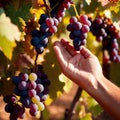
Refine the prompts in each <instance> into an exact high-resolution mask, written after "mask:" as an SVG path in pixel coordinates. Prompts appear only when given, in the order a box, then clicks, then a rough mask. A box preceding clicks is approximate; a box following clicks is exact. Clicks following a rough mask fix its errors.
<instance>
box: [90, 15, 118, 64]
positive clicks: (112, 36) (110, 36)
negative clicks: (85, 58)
mask: <svg viewBox="0 0 120 120" xmlns="http://www.w3.org/2000/svg"><path fill="white" fill-rule="evenodd" d="M91 23H92V24H91V27H90V31H91V32H92V33H93V35H95V36H96V40H97V41H99V42H102V46H103V50H106V51H107V52H108V54H109V57H106V56H103V57H104V58H103V60H104V62H109V60H111V61H113V62H120V55H119V45H118V42H117V39H119V38H120V35H119V31H118V30H117V29H116V27H115V26H114V24H113V23H112V21H111V20H110V19H108V18H106V17H101V16H99V17H96V18H95V19H94V20H91Z"/></svg>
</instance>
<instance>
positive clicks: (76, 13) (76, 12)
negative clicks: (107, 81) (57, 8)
mask: <svg viewBox="0 0 120 120" xmlns="http://www.w3.org/2000/svg"><path fill="white" fill-rule="evenodd" d="M71 6H72V7H73V9H74V11H75V15H76V17H77V18H78V17H79V14H78V11H77V9H76V6H75V4H71Z"/></svg>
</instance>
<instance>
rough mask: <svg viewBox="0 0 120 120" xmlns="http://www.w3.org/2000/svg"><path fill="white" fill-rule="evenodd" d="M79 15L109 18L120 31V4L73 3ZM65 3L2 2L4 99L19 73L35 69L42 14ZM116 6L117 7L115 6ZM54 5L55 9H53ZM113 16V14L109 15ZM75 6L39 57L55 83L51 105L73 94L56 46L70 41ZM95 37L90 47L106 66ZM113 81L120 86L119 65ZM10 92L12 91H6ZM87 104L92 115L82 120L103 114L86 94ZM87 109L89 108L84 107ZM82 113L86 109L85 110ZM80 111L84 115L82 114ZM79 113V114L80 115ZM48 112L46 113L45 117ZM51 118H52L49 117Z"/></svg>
mask: <svg viewBox="0 0 120 120" xmlns="http://www.w3.org/2000/svg"><path fill="white" fill-rule="evenodd" d="M73 1H74V3H75V7H76V9H77V12H78V14H87V15H88V16H92V17H93V18H94V17H95V16H97V15H98V14H102V15H103V14H105V15H107V16H108V15H109V16H108V17H109V18H111V19H112V21H113V22H114V23H115V25H116V27H117V28H118V30H120V28H119V23H120V21H119V19H120V15H119V14H120V2H119V1H118V0H115V1H112V0H105V1H104V0H73ZM60 2H61V0H59V1H58V2H56V1H55V0H34V2H33V0H16V1H13V0H10V1H9V2H8V3H6V2H3V1H2V0H0V6H1V7H0V95H1V96H4V95H5V94H8V93H12V92H13V88H14V85H13V84H12V82H11V78H12V77H13V76H14V75H15V74H17V73H18V72H19V71H26V70H27V69H26V68H31V67H33V66H34V61H35V56H36V52H35V50H34V48H33V46H32V45H31V44H30V40H31V31H32V30H33V29H34V28H36V27H38V19H39V17H40V15H41V14H42V13H47V12H48V13H49V11H50V10H51V9H50V7H54V6H59V4H60ZM113 3H114V4H113ZM50 5H51V6H50ZM108 13H109V14H108ZM75 15H76V13H75V11H74V8H73V6H71V8H70V9H69V10H67V12H66V16H65V17H64V19H63V21H62V22H61V24H60V25H59V26H58V32H57V33H56V34H55V35H54V36H52V37H51V38H49V41H50V42H49V45H48V46H47V48H46V50H45V52H44V53H43V54H42V55H39V59H38V60H37V63H39V64H42V65H43V67H44V71H45V73H46V74H47V75H48V77H49V79H50V80H51V86H50V97H49V100H48V103H46V105H47V104H51V102H52V101H54V100H56V98H58V97H59V96H61V95H62V93H63V92H64V91H65V92H69V90H70V89H71V87H72V82H71V81H70V80H69V79H68V78H66V77H65V76H64V75H63V74H62V73H61V70H60V68H59V65H58V63H57V60H56V57H55V54H54V51H53V43H54V41H55V40H56V39H60V38H61V37H66V38H67V39H68V41H70V39H69V37H68V32H67V31H66V26H67V24H68V20H69V18H70V16H75ZM95 39H96V38H95V36H94V35H93V34H91V33H88V38H87V41H88V42H87V45H86V47H88V48H89V49H90V50H91V51H92V52H93V53H94V54H95V55H96V56H97V57H98V58H99V60H100V62H101V64H102V46H101V44H100V43H98V42H96V40H95ZM110 77H111V79H113V82H115V83H116V84H117V85H118V86H120V81H119V80H118V78H120V76H119V63H117V64H116V63H112V65H111V73H110ZM6 88H8V89H9V91H7V90H6ZM81 98H82V99H85V100H87V101H86V103H85V104H87V108H88V109H89V112H88V113H87V112H86V113H85V115H84V117H82V118H80V120H91V119H92V116H97V115H98V114H99V113H100V112H101V108H100V106H99V104H98V103H97V102H96V101H94V99H93V98H92V97H90V96H89V95H86V93H84V92H83V95H82V97H81ZM83 106H84V107H85V105H83ZM81 110H82V109H81ZM81 110H80V111H81ZM80 111H79V112H80ZM47 113H48V111H47V110H46V111H44V113H43V114H44V115H45V116H46V114H47ZM46 117H49V116H46Z"/></svg>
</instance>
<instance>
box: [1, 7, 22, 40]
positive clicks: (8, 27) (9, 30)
mask: <svg viewBox="0 0 120 120" xmlns="http://www.w3.org/2000/svg"><path fill="white" fill-rule="evenodd" d="M0 11H1V9H0ZM0 36H2V37H5V38H6V39H7V40H10V41H15V40H20V31H19V29H18V27H17V26H16V25H14V24H12V23H11V20H10V18H9V17H7V16H6V15H5V13H4V12H2V13H1V14H0Z"/></svg>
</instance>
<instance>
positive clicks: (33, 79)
mask: <svg viewBox="0 0 120 120" xmlns="http://www.w3.org/2000/svg"><path fill="white" fill-rule="evenodd" d="M42 69H43V68H42V66H41V65H38V67H37V70H36V72H31V73H29V74H28V73H23V72H21V73H20V74H19V75H18V76H14V77H13V79H12V81H13V83H14V84H15V89H14V94H15V95H16V96H19V98H20V99H19V100H17V99H16V98H17V97H15V96H12V97H11V98H10V99H8V101H7V103H10V105H12V106H14V107H15V109H16V107H21V110H22V113H23V109H25V108H29V111H30V114H31V115H32V116H36V115H37V113H38V111H43V110H44V108H45V106H44V101H45V100H46V99H47V97H48V93H49V88H48V86H49V85H50V81H49V80H48V77H47V75H46V74H45V73H44V72H43V70H42ZM5 101H6V100H5ZM17 102H19V103H21V106H19V105H18V104H17ZM7 106H8V105H7ZM14 107H13V108H14ZM6 111H9V110H6ZM13 111H14V109H13V110H12V112H11V114H12V115H11V116H13V114H14V112H13ZM24 112H25V110H24ZM18 114H19V117H21V116H20V115H21V112H20V113H17V115H16V113H15V114H14V115H15V116H16V117H17V116H18ZM10 118H11V117H10ZM21 118H22V117H21ZM10 120H13V119H10ZM16 120H17V119H16Z"/></svg>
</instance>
